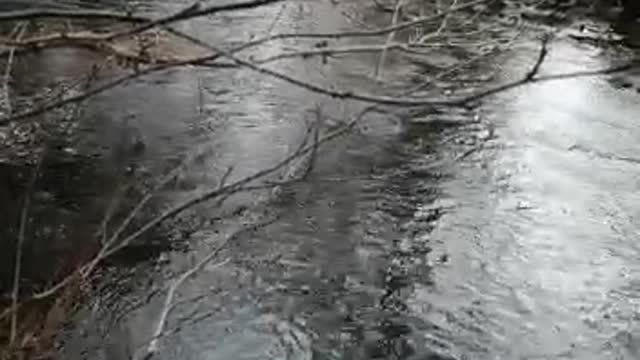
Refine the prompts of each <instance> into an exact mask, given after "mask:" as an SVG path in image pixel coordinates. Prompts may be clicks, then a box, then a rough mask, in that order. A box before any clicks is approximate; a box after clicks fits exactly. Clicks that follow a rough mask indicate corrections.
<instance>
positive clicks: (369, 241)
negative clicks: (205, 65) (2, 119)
mask: <svg viewBox="0 0 640 360" xmlns="http://www.w3.org/2000/svg"><path fill="white" fill-rule="evenodd" d="M69 3H73V4H76V3H78V2H76V1H70V2H69ZM343 5H344V7H342V6H336V5H334V4H331V3H329V2H326V3H325V2H314V1H300V2H297V3H296V4H295V5H293V4H291V3H287V4H286V5H285V6H283V5H277V6H269V7H265V8H261V9H259V10H252V11H247V12H243V13H241V14H234V15H219V16H215V17H206V18H202V19H198V20H197V21H193V22H188V23H185V24H180V29H181V30H184V31H186V32H189V33H192V34H194V35H196V36H199V37H201V38H203V39H205V40H207V41H210V42H211V43H220V42H222V41H223V40H224V42H225V43H227V44H234V43H238V44H239V43H241V42H242V41H245V40H246V39H248V38H251V37H252V36H257V35H260V34H265V33H269V32H270V33H280V32H321V31H338V30H343V29H352V28H353V27H354V25H353V24H352V23H351V20H349V19H348V18H346V17H344V16H342V14H341V13H340V11H342V10H343V9H344V8H345V7H348V8H350V9H352V10H354V11H363V12H364V11H365V10H363V9H360V8H359V6H361V5H360V4H359V3H358V2H357V1H345V2H344V4H343ZM180 6H184V4H181V3H180V2H169V1H149V2H145V3H144V8H145V9H146V10H147V11H148V12H149V13H150V14H166V13H169V12H171V11H176V10H177V9H179V8H180ZM289 45H290V44H289ZM286 49H287V43H286V42H285V43H273V44H272V45H269V46H267V47H261V48H260V49H259V50H257V54H256V55H259V56H260V57H266V56H270V55H274V54H277V53H279V52H281V51H283V50H286ZM537 49H538V43H537V42H535V41H530V42H526V41H525V42H524V46H519V47H518V48H517V49H515V50H513V51H511V52H510V53H509V54H508V55H500V56H498V57H497V58H496V59H495V60H492V61H491V62H492V63H491V64H490V65H491V67H492V68H495V69H493V70H495V71H496V74H497V76H496V77H495V78H494V79H492V80H491V81H492V83H493V82H495V83H502V82H507V81H511V80H514V79H518V78H519V77H521V76H523V74H525V73H526V72H527V71H528V69H529V68H530V66H531V62H532V61H533V60H534V59H535V57H536V56H537V55H536V54H537ZM611 54H612V51H611V50H606V51H605V50H603V48H602V47H601V46H599V45H593V44H589V43H584V42H578V41H575V40H572V39H570V38H568V37H563V36H559V37H558V39H556V40H554V42H553V43H552V45H551V47H550V54H549V57H548V59H547V60H546V61H545V63H544V65H543V67H542V69H541V71H542V73H564V72H572V71H582V70H587V69H594V68H602V67H606V66H609V65H611V64H612V63H615V61H616V56H614V55H615V54H614V55H611ZM92 56H93V55H91V54H90V53H86V52H81V51H76V50H73V51H72V50H59V49H56V50H51V51H47V52H45V54H44V55H43V56H38V57H33V58H29V59H27V60H26V61H25V62H24V63H23V64H18V65H16V66H17V67H16V70H15V71H16V72H17V74H18V75H15V76H17V77H20V76H22V78H24V79H25V81H23V82H21V83H20V85H19V87H24V89H25V90H24V91H26V92H28V89H29V88H30V87H31V88H32V87H36V86H37V87H42V86H44V87H46V86H49V85H51V84H54V83H55V82H56V81H57V80H56V77H57V78H66V77H69V76H70V74H73V73H76V72H77V71H78V68H79V67H81V66H85V64H90V63H91V62H92V61H93V60H94V59H93V58H92ZM376 59H377V58H376V57H375V56H366V55H363V56H357V57H350V58H345V59H340V60H339V61H335V62H334V61H329V62H328V63H327V64H325V63H323V62H322V61H320V60H317V59H312V60H309V61H300V60H286V61H281V62H278V63H277V65H275V66H274V69H276V70H278V71H283V72H287V73H291V74H295V75H296V76H299V77H300V78H302V79H303V80H305V81H310V82H314V83H317V84H320V85H322V86H326V87H332V86H336V87H341V86H348V87H351V88H357V89H361V90H363V91H367V89H369V90H368V91H367V92H370V93H373V92H374V90H375V89H376V87H377V86H379V85H378V84H377V83H376V82H375V80H372V79H371V77H370V76H369V75H370V74H371V71H372V70H373V69H374V67H375V64H376ZM86 66H89V65H86ZM412 71H415V68H413V67H412V66H411V65H409V64H406V63H405V62H403V61H402V60H400V59H392V60H390V61H389V65H388V70H386V72H385V73H384V75H383V76H384V79H385V81H386V82H387V83H389V84H396V83H401V81H404V79H406V78H409V77H411V75H412ZM52 74H55V75H54V76H52ZM18 91H20V89H18ZM461 91H464V89H462V90H461ZM362 108H363V105H362V104H358V103H352V102H341V101H338V100H335V99H328V98H325V97H322V96H320V95H316V94H312V93H309V92H306V91H302V90H300V89H298V88H296V87H294V86H292V85H288V84H286V83H283V82H281V81H278V80H275V79H271V78H268V77H264V76H260V75H258V74H256V73H255V72H253V71H251V70H249V69H243V70H234V71H228V70H220V71H211V70H207V69H197V68H184V69H180V70H172V71H170V72H168V73H162V74H157V75H153V76H149V77H145V78H143V79H142V80H140V81H137V82H135V83H131V84H128V85H127V86H124V87H119V88H116V89H114V90H112V91H110V92H108V93H105V94H102V95H100V96H98V97H96V98H94V99H92V100H90V101H89V103H88V105H87V108H86V110H85V112H84V115H85V118H86V119H87V120H86V121H83V123H82V125H81V130H80V132H79V133H80V134H81V136H80V137H79V138H78V141H77V142H76V143H75V145H74V147H73V148H66V147H65V148H61V149H58V150H59V151H60V155H59V156H58V159H63V160H58V161H56V162H52V163H51V165H50V166H45V168H44V169H43V175H42V178H41V180H40V183H42V184H44V185H41V187H40V190H38V191H37V192H36V193H35V197H36V201H35V206H34V213H35V214H36V215H34V216H37V217H38V218H41V219H42V220H41V225H40V226H39V227H38V231H36V232H35V233H34V234H33V238H34V239H41V240H42V239H47V238H54V237H55V234H64V238H65V239H69V240H66V241H68V243H64V242H63V243H55V244H51V245H49V246H50V247H46V250H45V249H44V248H42V247H40V246H39V244H38V242H36V241H35V240H32V241H31V242H29V243H28V244H27V245H28V246H27V251H26V254H27V256H28V257H27V258H26V259H25V262H26V264H27V269H32V270H30V271H31V272H32V273H28V274H29V275H30V277H31V278H35V279H37V278H38V276H40V275H42V276H44V275H45V273H46V272H49V271H50V269H54V268H55V266H56V264H57V263H56V262H55V261H54V260H49V259H50V258H49V257H48V255H47V254H52V253H68V252H69V251H68V249H69V243H71V244H73V245H72V246H73V248H74V249H75V252H74V254H76V255H75V256H78V257H81V256H82V253H83V252H84V251H87V252H90V251H91V249H85V248H83V246H85V245H83V244H86V242H83V240H82V239H83V238H84V237H87V236H95V234H94V232H95V229H96V227H99V225H100V221H101V219H102V217H103V214H104V211H105V209H106V208H108V207H109V204H110V203H111V201H112V198H113V196H114V194H115V193H117V191H118V189H119V188H121V186H122V185H123V184H129V183H134V179H135V181H143V182H144V183H145V184H146V183H153V181H155V180H157V179H158V178H159V177H160V176H161V174H164V173H166V172H168V171H169V170H170V169H171V168H173V167H174V166H176V164H177V163H179V162H180V161H181V159H182V158H183V157H184V156H185V155H186V154H188V155H189V156H192V158H193V161H192V162H191V163H190V164H189V166H188V171H186V173H185V174H182V175H181V176H180V178H179V180H178V181H175V182H173V183H171V185H170V186H168V188H166V189H164V190H162V191H161V192H160V193H159V194H158V196H157V197H156V198H154V200H152V201H151V202H150V208H149V210H148V212H149V213H148V214H147V216H152V214H154V213H157V212H158V211H159V210H161V209H166V208H168V207H170V206H171V204H175V203H177V202H179V201H182V200H185V199H187V198H190V197H191V196H194V195H197V194H201V193H203V192H204V191H206V190H207V189H210V188H211V187H212V186H215V184H216V183H217V182H218V181H219V179H220V178H221V177H223V176H224V175H225V174H226V173H227V171H228V169H229V168H230V167H232V169H233V170H232V171H231V172H230V176H229V181H232V180H234V179H240V178H242V177H245V176H247V175H249V174H251V173H253V172H255V171H258V170H260V169H264V168H267V167H269V166H272V165H274V164H276V163H278V162H279V161H280V160H281V159H282V158H283V157H285V156H286V155H287V154H288V153H290V152H291V151H292V150H294V149H295V148H296V147H297V146H298V144H300V142H301V141H303V138H304V137H305V131H306V130H305V129H306V124H307V123H308V122H309V121H310V119H313V116H315V114H316V112H315V111H316V109H322V112H323V114H325V116H326V117H327V119H340V120H343V121H344V120H345V119H346V117H347V116H348V115H350V114H354V113H357V112H358V111H359V110H361V109H362ZM639 115H640V73H636V74H633V73H631V74H624V75H621V76H618V75H611V76H601V77H581V78H574V79H567V80H562V81H552V82H542V83H537V84H532V85H527V86H524V87H520V88H517V89H513V90H510V91H508V92H504V93H501V94H499V95H497V96H495V97H492V98H488V99H486V100H484V101H483V103H482V105H481V106H479V107H478V108H476V109H473V110H464V111H454V110H452V112H451V113H445V114H437V115H435V120H438V121H460V125H459V126H438V124H439V122H438V121H427V120H434V117H433V116H432V115H419V114H418V115H412V116H413V117H412V118H411V119H409V120H407V119H406V116H396V117H393V116H390V115H385V114H375V115H373V116H370V117H367V118H366V121H367V122H366V124H364V125H363V126H361V129H359V133H358V134H357V135H351V136H348V137H344V138H341V139H338V140H337V141H335V142H332V143H330V145H329V146H326V147H323V148H320V150H319V152H318V154H317V162H316V163H315V164H314V168H313V170H312V172H311V173H310V174H309V176H308V177H307V178H305V180H304V181H302V182H296V183H293V184H290V185H285V186H283V187H282V189H281V190H282V191H281V194H280V195H279V196H278V197H277V198H275V199H271V200H264V199H265V198H264V194H263V193H261V192H258V191H257V192H250V193H245V194H241V195H238V196H234V197H232V198H230V199H229V201H228V202H227V203H225V205H224V206H223V207H222V208H218V207H217V206H216V205H215V204H205V205H201V206H198V207H195V208H193V209H190V210H189V211H188V212H187V213H185V214H183V215H181V216H180V217H179V218H178V219H176V220H175V221H172V222H170V223H169V224H168V225H167V226H162V227H160V228H158V229H156V230H154V231H153V232H152V233H151V234H149V235H147V236H146V237H145V238H144V242H143V243H140V244H136V245H134V246H133V247H132V249H131V250H128V251H125V252H124V253H123V254H122V256H116V258H115V259H113V260H110V261H109V262H108V263H107V264H106V265H105V266H104V269H102V270H101V271H100V275H99V279H114V278H117V279H118V281H115V282H113V284H117V285H102V286H98V287H97V288H98V289H99V290H97V291H96V297H95V299H92V300H91V302H90V304H88V305H87V306H85V307H83V308H82V309H81V310H80V311H79V313H78V314H77V316H76V317H75V318H74V319H73V321H72V323H73V324H72V325H70V326H68V327H66V328H65V331H64V332H63V334H62V335H61V336H60V340H59V342H60V355H59V358H60V359H65V360H67V359H68V360H75V359H92V360H93V359H95V360H98V359H104V360H126V359H132V358H134V357H135V356H138V355H139V354H140V353H141V351H144V349H146V347H147V346H148V344H149V341H150V339H151V337H152V336H153V335H152V334H153V331H154V330H155V326H156V323H157V319H158V316H159V314H160V312H161V309H162V307H163V302H164V299H165V293H164V291H161V290H163V289H166V286H167V285H168V284H170V282H171V281H172V279H175V276H177V275H178V274H180V273H181V272H183V271H185V270H186V269H188V268H190V267H192V266H193V265H194V264H195V263H196V262H197V261H198V260H199V259H200V258H201V257H202V256H204V254H206V253H207V252H208V251H210V249H211V248H213V247H215V246H216V245H218V244H220V242H221V241H223V239H225V238H226V237H227V236H228V235H229V234H232V233H233V231H234V229H237V228H238V227H239V226H242V224H243V222H245V221H250V220H253V219H255V218H262V217H263V216H265V214H267V215H270V214H277V215H276V216H277V217H278V218H277V220H276V221H275V222H273V223H272V224H270V225H268V226H266V227H264V228H260V229H257V230H255V231H251V232H247V233H244V234H242V235H240V236H238V237H236V238H234V239H233V241H232V242H230V243H229V245H228V246H227V247H226V248H225V250H224V251H222V253H221V254H220V256H219V257H216V259H214V260H213V261H212V262H211V263H210V264H208V265H207V266H205V267H204V269H203V270H202V271H201V272H199V273H198V274H197V276H194V277H193V278H191V279H189V280H188V281H186V282H185V283H184V284H183V286H182V287H181V288H180V290H179V291H178V297H177V299H178V301H180V304H179V306H176V307H175V308H174V309H173V311H172V312H171V314H170V316H169V318H168V322H167V327H166V328H167V331H168V332H169V333H168V334H165V335H166V336H163V337H162V338H161V340H160V342H159V349H160V350H159V351H158V352H157V353H155V355H154V357H153V358H154V359H158V360H159V359H163V360H164V359H167V360H169V359H184V360H189V359H193V360H196V359H198V360H200V359H209V360H218V359H220V360H227V359H233V360H236V359H237V360H244V359H246V360H248V359H256V360H257V359H291V360H294V359H295V360H311V359H313V360H325V359H326V360H329V359H335V360H338V359H340V360H342V359H344V360H347V359H353V360H359V359H362V360H364V359H407V360H476V359H478V360H485V359H486V360H489V359H496V360H497V359H501V360H502V359H504V360H515V359H518V360H525V359H526V360H534V359H553V360H555V359H558V360H560V359H580V360H582V359H603V360H605V359H606V360H610V359H611V360H613V359H620V360H631V359H640V280H639V279H636V276H638V277H640V262H639V261H638V259H639V258H640V191H639V190H640V142H638V139H640V122H638V118H639ZM422 118H424V119H422ZM461 119H462V120H461ZM141 141H142V142H144V144H145V146H144V148H143V149H139V148H138V147H137V146H135V144H137V143H138V142H141ZM76 154H92V157H90V158H89V160H86V159H85V160H82V161H79V160H74V159H76V158H75V157H74V156H75V155H76ZM65 159H66V160H65ZM83 159H84V158H83ZM28 174H29V172H28V171H27V169H23V168H19V167H10V166H8V165H6V166H5V165H2V167H1V168H0V181H1V182H0V201H3V203H4V204H3V207H7V208H8V207H9V206H18V205H17V203H16V202H17V198H16V197H15V195H13V192H12V191H15V189H16V187H18V188H20V187H21V186H22V185H20V184H22V183H23V182H24V181H25V180H24V179H26V178H27V177H28V176H29V175H28ZM136 189H137V188H136V187H135V186H134V190H132V193H131V194H130V195H131V198H133V197H135V196H138V195H139V194H138V192H137V190H136ZM134 195H135V196H134ZM39 201H41V202H43V203H46V202H47V201H53V202H54V203H55V204H57V205H56V206H54V207H52V206H49V205H41V206H40V207H38V203H39ZM122 204H123V205H124V206H125V207H129V208H131V207H132V206H133V205H135V202H134V201H132V200H131V199H130V198H129V197H128V196H125V197H124V198H123V199H122ZM236 207H238V208H239V209H241V211H240V212H241V213H242V214H241V216H240V217H238V218H236V219H230V220H228V221H218V220H216V219H217V218H218V217H219V216H220V214H221V213H223V212H224V211H226V210H233V209H235V208H236ZM5 221H7V222H8V220H5ZM0 224H2V220H0ZM9 234H11V233H10V232H9ZM167 241H168V242H169V243H171V246H169V247H170V250H167V249H166V242H167ZM149 244H152V245H149ZM155 244H157V246H156V245H155ZM180 244H182V245H180ZM86 247H90V246H89V245H86ZM77 253H79V254H80V255H77ZM10 254H12V253H8V254H6V255H5V254H3V255H1V256H2V257H3V258H2V260H1V261H5V260H6V261H9V259H10V257H9V256H10ZM5 257H7V258H6V259H5ZM52 258H53V257H52ZM49 261H50V262H51V263H49ZM42 269H46V270H44V271H43V270H42ZM27 271H29V270H27ZM6 279H8V277H4V276H3V281H4V282H6V281H8V280H6ZM98 281H99V280H98ZM0 285H6V284H4V283H0Z"/></svg>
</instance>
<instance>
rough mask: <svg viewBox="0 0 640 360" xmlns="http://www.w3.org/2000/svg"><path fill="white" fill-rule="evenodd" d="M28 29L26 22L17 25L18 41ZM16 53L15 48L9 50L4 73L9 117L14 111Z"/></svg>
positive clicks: (5, 96) (15, 30)
mask: <svg viewBox="0 0 640 360" xmlns="http://www.w3.org/2000/svg"><path fill="white" fill-rule="evenodd" d="M26 29H27V25H26V23H24V22H19V23H18V25H16V28H15V29H14V32H15V33H17V35H16V41H20V40H21V39H22V36H23V35H24V33H25V30H26ZM15 51H16V48H15V47H11V49H9V57H8V59H7V65H6V67H5V71H4V81H3V87H4V98H5V106H6V113H7V115H8V116H11V114H12V113H13V109H12V108H13V107H12V105H11V85H10V82H11V67H12V66H13V58H14V55H15Z"/></svg>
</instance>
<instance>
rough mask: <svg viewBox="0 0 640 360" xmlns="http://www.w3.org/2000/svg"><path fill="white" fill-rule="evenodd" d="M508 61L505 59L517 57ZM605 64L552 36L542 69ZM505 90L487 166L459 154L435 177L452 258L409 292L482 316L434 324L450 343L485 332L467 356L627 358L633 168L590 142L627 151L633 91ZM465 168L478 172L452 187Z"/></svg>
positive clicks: (631, 328) (442, 230)
mask: <svg viewBox="0 0 640 360" xmlns="http://www.w3.org/2000/svg"><path fill="white" fill-rule="evenodd" d="M513 61H514V62H516V65H515V66H514V65H512V66H511V68H510V69H521V68H522V66H520V65H518V63H517V60H513ZM604 65H606V60H603V59H599V58H598V57H595V56H594V55H593V54H592V50H591V49H590V48H581V47H580V46H576V45H575V44H571V43H559V44H557V45H555V46H554V48H553V53H552V56H551V58H550V59H549V62H548V63H546V64H545V71H548V72H550V73H551V72H565V71H577V70H582V69H585V68H597V67H601V66H604ZM507 69H509V68H507ZM514 71H517V70H514ZM505 76H506V77H510V76H517V75H516V74H513V73H511V71H507V73H506V74H505ZM516 95H517V96H515V97H514V96H510V95H505V96H503V97H501V98H500V99H499V100H497V102H496V103H495V104H494V105H488V106H487V111H488V112H489V114H490V116H492V117H494V118H495V119H496V121H497V122H498V124H500V125H501V126H500V130H499V131H498V133H499V135H500V136H501V138H502V141H503V142H504V145H505V146H508V148H507V149H508V150H502V151H497V152H495V153H493V154H492V157H491V159H490V160H489V161H490V162H489V164H488V166H487V167H486V170H485V171H482V172H479V169H478V167H477V166H474V164H469V165H468V166H465V167H464V168H463V169H461V172H460V175H459V179H458V180H456V181H454V182H452V183H450V184H448V186H447V187H448V189H449V193H451V194H452V196H453V197H455V198H456V199H457V200H459V201H460V204H459V211H457V212H456V214H455V215H451V216H450V217H445V218H444V219H443V221H442V223H441V226H440V227H439V228H438V230H437V231H436V236H437V238H438V239H441V240H442V241H443V242H444V243H445V247H446V248H447V250H448V251H449V252H451V257H452V261H451V264H450V265H448V266H443V267H441V268H438V269H436V270H435V277H436V279H435V282H436V289H437V291H434V292H423V293H421V294H420V296H419V297H418V298H416V300H415V301H417V302H419V303H423V304H436V307H435V308H436V309H437V312H444V313H445V315H446V316H452V317H455V318H458V321H459V319H460V318H462V319H463V320H462V321H463V323H462V324H460V325H463V324H464V323H465V322H467V321H472V322H474V323H476V324H478V325H480V327H479V328H472V329H465V328H464V327H460V325H456V326H453V327H451V326H449V329H448V331H447V332H445V334H443V336H444V337H454V338H456V341H457V342H461V343H462V345H463V346H459V344H456V345H458V346H452V347H451V348H450V350H451V351H452V352H454V353H458V354H460V355H462V354H469V353H471V354H476V353H478V352H477V351H476V350H475V349H474V348H475V347H476V346H477V340H474V339H483V341H481V343H482V349H481V351H482V352H480V354H481V355H474V356H475V357H473V358H482V359H485V358H486V359H493V358H505V359H507V358H517V359H524V358H526V359H533V358H536V359H537V358H541V359H542V358H544V359H556V358H558V359H560V358H572V359H586V358H594V359H595V358H597V359H611V358H620V359H635V358H636V357H637V356H638V354H637V341H638V340H637V339H635V335H634V334H637V331H638V330H639V329H640V328H639V326H640V324H638V322H637V314H636V311H637V308H636V307H637V304H635V300H633V299H635V298H637V297H638V295H639V294H638V293H637V290H638V289H636V290H631V291H632V293H629V291H630V289H633V288H634V285H632V284H633V281H634V280H633V278H634V275H633V274H637V273H638V271H639V270H640V268H638V265H637V263H636V261H635V260H633V259H635V258H636V257H637V255H638V247H637V246H636V245H635V241H636V237H637V227H638V222H637V221H636V220H635V219H636V217H637V215H638V214H640V208H638V200H640V199H639V198H638V196H637V190H638V188H637V186H638V184H637V182H636V181H634V179H636V178H637V176H638V175H639V173H638V168H637V166H636V165H635V164H634V163H633V162H628V161H617V160H615V159H613V158H611V157H601V156H599V155H598V154H603V153H610V154H616V156H619V157H632V156H633V154H634V153H637V142H636V141H634V140H633V139H636V138H637V136H638V135H639V134H640V133H639V132H640V126H638V124H637V122H636V121H635V120H634V119H635V118H636V117H637V116H636V114H638V112H639V111H640V108H639V107H638V101H637V94H635V93H633V92H624V91H623V92H621V91H618V90H615V89H613V88H611V87H610V85H609V84H608V83H607V82H606V80H605V79H575V80H569V81H563V82H558V83H544V84H539V85H536V86H530V87H526V88H523V89H521V90H520V91H518V92H517V94H516ZM576 146H577V147H576ZM577 149H587V150H586V151H582V150H577ZM480 161H483V160H480ZM485 161H486V160H485ZM469 178H476V179H482V180H477V181H473V182H472V183H471V186H473V187H477V189H476V190H474V191H469V190H467V191H464V192H463V193H464V194H466V195H468V196H462V197H460V196H457V195H456V194H459V193H460V191H459V188H460V187H464V188H469V186H470V184H469V183H468V182H467V181H466V180H463V179H469ZM487 195H490V196H489V198H488V199H487V198H486V196H487ZM478 196H482V197H484V200H483V199H480V198H478ZM633 229H636V230H633ZM621 289H625V290H624V292H625V295H629V297H628V298H624V297H621V296H620V292H621V291H623V290H621ZM633 292H635V294H633ZM452 299H457V300H455V302H454V303H452ZM453 304H455V306H452V305H453ZM429 316H431V315H430V314H429ZM477 316H480V317H481V318H484V319H486V320H485V321H483V322H480V323H478V320H476V317H477ZM436 319H437V316H436ZM440 321H442V320H440ZM483 352H484V355H482V354H483ZM497 354H499V355H497Z"/></svg>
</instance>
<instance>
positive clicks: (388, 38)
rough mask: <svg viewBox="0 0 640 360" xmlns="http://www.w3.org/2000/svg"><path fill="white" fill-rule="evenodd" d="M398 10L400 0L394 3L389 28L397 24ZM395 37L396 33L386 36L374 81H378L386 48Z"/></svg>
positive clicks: (400, 4) (400, 5) (400, 6)
mask: <svg viewBox="0 0 640 360" xmlns="http://www.w3.org/2000/svg"><path fill="white" fill-rule="evenodd" d="M400 9H402V0H397V1H396V7H395V9H394V11H393V16H392V17H391V26H392V27H393V26H396V25H397V23H398V17H399V15H400ZM395 36H396V32H395V31H392V32H390V33H389V35H387V41H386V42H385V46H384V48H383V49H382V52H381V53H380V57H379V58H378V63H377V64H376V68H375V71H374V76H375V78H376V79H378V80H379V76H380V68H381V67H382V66H384V61H385V58H386V56H387V47H388V46H389V44H391V42H392V41H393V38H394V37H395Z"/></svg>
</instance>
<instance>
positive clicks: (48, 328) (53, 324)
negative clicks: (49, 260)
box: [0, 276, 84, 360]
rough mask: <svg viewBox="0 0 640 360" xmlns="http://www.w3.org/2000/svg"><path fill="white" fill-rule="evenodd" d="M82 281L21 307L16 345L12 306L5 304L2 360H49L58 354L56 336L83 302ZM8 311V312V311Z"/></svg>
mask: <svg viewBox="0 0 640 360" xmlns="http://www.w3.org/2000/svg"><path fill="white" fill-rule="evenodd" d="M82 289H83V286H82V280H81V278H80V277H79V276H78V277H77V278H76V279H75V280H74V281H71V282H70V283H69V285H68V286H66V287H65V288H64V289H63V290H62V291H60V293H59V294H57V296H55V297H52V298H48V299H44V300H32V301H29V302H26V303H22V304H21V305H20V307H19V308H18V314H17V315H18V318H19V319H20V321H19V322H18V328H17V336H16V341H14V343H13V344H12V343H11V342H10V316H9V311H7V310H8V309H10V304H9V303H8V302H7V303H6V304H2V310H3V311H0V313H1V314H2V315H0V359H2V360H27V359H49V358H52V357H53V355H54V353H55V350H56V336H57V334H58V332H59V329H60V327H61V325H62V324H63V323H64V322H65V321H67V320H68V319H69V318H70V317H71V316H72V315H73V313H74V312H75V311H76V310H77V308H78V306H79V305H80V304H81V303H82V300H83V298H84V291H83V290H82ZM5 309H7V310H5Z"/></svg>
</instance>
